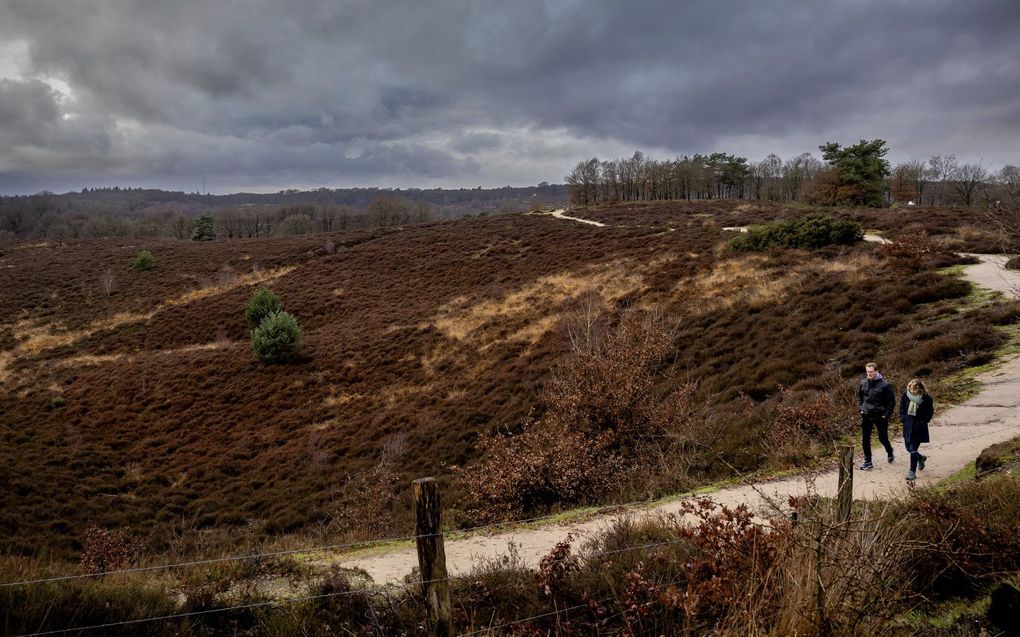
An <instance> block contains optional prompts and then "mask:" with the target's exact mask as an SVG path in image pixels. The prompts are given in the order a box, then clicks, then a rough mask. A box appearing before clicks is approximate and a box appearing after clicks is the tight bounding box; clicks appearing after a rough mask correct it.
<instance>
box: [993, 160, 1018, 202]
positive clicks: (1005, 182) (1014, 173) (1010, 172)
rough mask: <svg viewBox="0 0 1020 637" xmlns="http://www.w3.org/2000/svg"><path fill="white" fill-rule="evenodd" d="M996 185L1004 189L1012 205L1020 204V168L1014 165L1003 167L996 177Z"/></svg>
mask: <svg viewBox="0 0 1020 637" xmlns="http://www.w3.org/2000/svg"><path fill="white" fill-rule="evenodd" d="M996 183H998V184H999V186H1000V187H1001V188H1002V191H1003V193H1005V195H1006V198H1007V199H1008V200H1009V202H1010V203H1012V204H1013V205H1017V204H1020V168H1017V167H1016V166H1013V165H1007V166H1003V167H1002V170H1000V171H999V174H998V175H997V176H996Z"/></svg>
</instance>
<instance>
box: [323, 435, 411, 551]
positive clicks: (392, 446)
mask: <svg viewBox="0 0 1020 637" xmlns="http://www.w3.org/2000/svg"><path fill="white" fill-rule="evenodd" d="M407 447H408V436H407V434H406V433H400V434H396V435H393V436H390V437H389V438H387V439H386V441H385V442H384V443H383V447H382V450H381V451H380V454H379V459H378V461H377V462H376V464H375V466H373V467H372V468H371V469H369V470H368V471H364V472H362V473H358V474H355V475H348V476H347V478H346V480H345V481H344V483H343V484H342V485H341V486H340V487H339V489H337V492H336V493H335V494H334V495H333V501H332V505H331V508H330V511H329V512H328V514H327V520H326V526H327V528H328V529H329V530H330V531H332V532H339V533H343V534H345V535H346V536H347V537H349V538H351V539H364V538H373V537H378V535H379V528H380V526H382V525H385V524H386V521H387V520H388V518H389V515H388V511H389V509H390V506H391V505H392V504H393V500H394V498H395V497H396V496H395V492H394V486H395V485H396V483H397V480H398V470H399V466H400V459H401V458H402V457H403V455H404V453H405V452H406V451H407ZM318 451H319V450H318V449H317V445H316V446H312V447H310V452H311V453H312V454H313V456H314V454H315V453H317V452H318Z"/></svg>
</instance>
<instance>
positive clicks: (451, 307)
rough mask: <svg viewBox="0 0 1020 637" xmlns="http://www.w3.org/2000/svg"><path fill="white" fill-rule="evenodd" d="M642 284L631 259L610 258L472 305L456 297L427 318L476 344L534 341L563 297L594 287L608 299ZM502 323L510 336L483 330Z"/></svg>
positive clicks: (448, 333)
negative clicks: (608, 260) (435, 314)
mask: <svg viewBox="0 0 1020 637" xmlns="http://www.w3.org/2000/svg"><path fill="white" fill-rule="evenodd" d="M642 283H643V277H642V276H641V273H640V272H639V271H638V267H637V265H636V264H634V263H630V262H622V261H615V262H612V263H607V264H603V265H601V266H598V267H594V268H591V269H589V270H587V271H580V272H564V273H560V274H554V275H550V276H545V277H541V278H539V279H537V280H536V281H535V282H534V283H532V284H530V285H527V286H525V287H523V288H520V289H518V290H515V291H513V292H510V293H509V294H507V295H506V296H503V297H502V298H499V299H487V300H485V301H482V302H480V303H477V304H475V305H470V306H469V305H468V300H467V299H466V298H465V297H463V296H461V297H458V298H457V299H454V300H453V301H452V302H450V303H448V304H446V305H445V306H444V307H442V308H440V311H439V314H438V315H437V317H436V318H435V319H433V321H432V323H434V324H435V326H436V328H437V329H438V330H439V331H441V332H442V333H443V334H445V335H446V336H448V337H450V338H452V339H456V340H458V341H474V342H476V343H478V344H479V345H480V346H481V347H486V346H489V345H493V344H495V343H496V342H500V341H504V340H511V341H513V340H521V341H526V342H529V343H535V342H536V341H537V340H538V339H539V338H541V337H542V335H543V334H545V333H546V332H547V331H548V330H550V329H552V328H553V326H554V325H555V324H556V322H557V320H558V319H559V315H560V312H561V306H562V304H563V302H564V301H566V300H568V299H570V298H574V297H576V296H578V295H580V294H582V293H584V292H587V291H591V290H593V291H595V292H597V293H599V294H600V295H601V296H602V297H603V298H604V299H606V300H607V302H611V301H612V300H615V299H618V298H620V297H623V296H625V295H627V294H631V293H633V292H635V291H637V290H639V289H641V286H642ZM507 323H509V324H510V325H509V327H510V329H509V336H503V335H502V333H503V330H498V329H487V328H490V327H493V328H495V327H507V325H506V324H507Z"/></svg>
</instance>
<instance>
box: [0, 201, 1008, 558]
mask: <svg viewBox="0 0 1020 637" xmlns="http://www.w3.org/2000/svg"><path fill="white" fill-rule="evenodd" d="M588 214H592V215H594V217H596V218H599V219H600V220H603V221H606V222H608V223H609V224H610V225H609V226H608V227H604V228H597V227H592V226H588V225H583V224H578V223H570V222H566V221H563V220H557V219H554V218H552V217H550V216H536V215H511V216H501V217H494V218H482V219H473V220H464V221H460V222H455V223H440V224H434V225H429V226H421V227H414V228H410V229H406V230H395V231H389V232H385V233H383V232H379V233H350V234H338V235H334V236H332V237H328V238H327V237H325V236H318V237H302V238H295V239H271V240H244V241H229V242H214V243H211V244H198V243H178V242H148V243H145V244H144V245H142V244H139V243H125V242H117V241H94V242H84V243H77V244H73V245H37V246H30V245H23V246H19V247H17V248H14V249H11V250H7V251H6V253H5V254H4V256H3V257H0V268H3V270H2V271H3V272H4V277H3V283H2V286H0V298H2V300H3V303H0V307H2V308H3V313H2V315H0V320H2V332H0V347H2V348H3V352H2V354H0V357H2V358H0V364H2V371H0V379H2V382H3V385H2V390H0V409H2V413H3V419H2V421H3V424H2V429H0V438H2V441H3V444H2V450H0V481H2V482H3V483H4V484H6V485H10V486H9V488H8V489H5V490H4V491H3V493H2V494H0V507H2V509H3V510H4V511H5V512H6V513H7V515H5V516H4V518H3V520H0V545H2V546H3V547H4V550H8V551H14V552H19V553H34V552H36V551H38V550H39V549H40V547H46V548H48V549H51V550H54V551H56V554H57V555H67V556H73V555H74V551H76V550H77V547H78V545H79V544H78V543H79V541H80V537H81V534H82V530H83V528H84V527H85V526H87V525H89V524H96V525H99V526H103V527H111V528H124V529H126V530H127V531H128V532H129V534H131V535H132V536H135V537H138V538H140V539H141V540H143V541H144V542H145V543H146V545H147V547H148V548H149V550H151V551H154V552H160V551H163V550H167V549H168V548H170V547H172V545H173V544H174V542H175V541H177V539H178V538H179V537H180V535H182V534H188V533H192V532H196V531H199V530H209V529H219V530H225V531H228V532H229V531H230V530H231V529H236V528H244V529H246V532H247V533H249V534H252V535H254V536H263V535H278V534H281V533H286V532H293V531H302V532H308V531H314V530H317V529H318V530H323V529H324V530H326V531H328V532H331V533H334V532H346V533H355V532H358V530H359V529H358V528H357V523H359V522H360V523H361V524H363V525H368V528H370V529H371V531H372V532H373V534H379V533H381V532H382V531H383V530H384V529H385V528H386V526H385V525H389V526H390V527H392V528H394V529H401V528H406V527H407V525H408V524H409V519H408V517H407V515H406V512H407V511H406V508H407V503H406V502H405V499H406V498H405V494H404V491H405V486H404V485H406V481H407V480H409V479H411V478H414V477H418V476H421V475H426V474H438V475H440V476H442V479H443V481H444V483H445V486H444V488H445V489H446V492H447V493H449V494H450V497H451V501H452V502H453V503H454V507H455V508H458V509H464V508H468V506H469V505H468V503H467V501H463V497H464V496H465V495H469V494H466V493H465V491H464V487H463V485H461V483H460V482H458V481H457V480H454V479H453V478H452V477H451V475H450V473H449V472H448V471H447V470H446V467H447V466H449V465H464V464H469V465H470V464H472V463H474V462H476V461H477V460H479V458H478V450H477V448H476V442H477V440H478V436H479V434H481V433H488V432H492V431H494V430H496V429H500V428H502V429H511V430H518V429H519V428H520V426H521V423H522V422H524V421H525V419H526V418H527V417H528V415H529V414H531V417H532V418H541V416H542V414H543V413H544V412H545V411H546V410H547V408H548V405H547V404H546V403H545V402H544V401H543V399H542V397H543V393H542V392H543V388H544V387H545V386H546V385H547V383H548V380H549V378H550V374H551V373H552V371H553V370H555V369H557V368H558V366H560V365H562V364H563V362H564V361H565V360H568V359H569V355H570V350H571V346H570V340H569V338H568V334H567V325H568V324H569V323H570V321H571V318H572V316H574V315H576V312H577V308H578V304H579V303H580V302H581V300H582V299H583V297H585V296H592V295H594V297H595V298H597V299H598V305H599V307H600V311H601V312H602V313H603V314H604V315H605V316H606V317H607V319H606V321H607V325H609V326H611V325H613V324H615V323H617V322H618V321H619V320H620V317H621V316H622V315H623V314H624V313H626V312H655V313H658V314H660V315H664V316H667V317H669V318H670V319H671V320H672V321H673V322H674V323H675V325H676V330H675V331H674V332H672V333H671V338H672V339H673V347H672V350H671V353H670V354H669V355H668V356H667V357H666V358H665V359H663V360H662V361H659V363H658V367H657V368H656V369H655V370H654V372H655V378H656V379H657V381H656V389H655V391H657V392H665V391H668V390H669V388H670V387H673V386H676V385H677V384H679V383H681V382H684V381H685V380H687V379H691V378H694V379H698V381H699V390H698V391H699V396H700V400H702V401H703V402H704V404H705V405H706V409H708V410H709V412H710V413H711V414H713V415H712V416H711V417H712V418H713V419H715V420H717V421H718V423H716V424H717V425H718V427H719V431H720V432H721V440H723V441H724V444H721V445H719V446H718V448H716V449H715V450H714V452H715V453H717V454H719V455H720V456H721V457H723V458H726V459H727V461H728V462H730V463H732V464H734V465H736V466H738V467H740V468H742V469H755V468H759V467H761V466H764V465H765V464H767V463H772V462H782V461H783V460H782V458H780V457H779V455H778V454H776V453H774V452H772V451H769V450H768V449H766V448H763V446H762V440H763V432H764V428H766V427H767V426H768V425H769V424H770V423H771V422H772V416H770V414H774V413H775V408H776V403H777V401H778V400H780V398H779V386H780V385H781V386H783V387H785V388H787V392H786V393H785V394H784V395H785V396H786V397H787V398H786V400H791V401H796V400H801V399H803V400H809V399H811V397H813V396H817V395H818V393H819V392H822V391H828V388H829V387H830V386H831V384H832V383H833V382H839V381H838V378H839V377H840V375H844V376H848V375H850V374H853V373H856V371H855V370H856V368H857V367H859V365H860V363H861V362H862V361H864V360H866V359H870V358H881V359H882V360H883V361H884V362H885V364H886V365H887V367H888V368H890V370H891V371H892V374H893V377H896V376H903V375H911V374H914V373H920V372H924V373H926V374H929V375H932V376H934V377H935V378H938V377H940V376H941V375H943V374H945V373H947V372H949V371H951V370H953V369H957V368H959V367H961V366H964V365H968V364H976V363H980V362H982V361H983V360H987V358H988V356H989V352H990V351H991V350H992V349H994V348H995V347H996V346H998V345H999V344H1000V343H1001V342H1002V340H1003V338H1004V337H1002V336H1001V335H999V334H998V332H996V330H994V329H991V325H992V324H993V323H994V322H996V321H998V322H1007V323H1008V322H1009V320H1012V319H1011V318H1010V317H1009V316H1007V317H1006V318H1002V317H1001V316H997V315H996V316H992V315H991V314H989V313H988V312H987V311H985V310H974V311H973V312H971V313H970V314H961V313H960V312H959V311H958V310H957V309H956V307H955V306H956V305H958V301H957V300H956V299H960V298H962V297H964V296H965V295H967V294H968V293H969V291H970V288H969V286H968V285H967V284H966V283H964V282H961V281H959V280H957V279H954V278H952V277H948V276H945V275H942V274H938V273H936V272H935V271H934V270H933V268H935V267H937V266H938V265H940V264H948V263H952V262H953V259H952V258H950V257H939V258H940V259H941V260H938V259H936V260H935V261H932V262H931V263H929V264H928V265H926V266H925V267H923V268H920V270H919V271H918V272H915V273H908V274H901V273H898V272H895V273H894V272H893V271H892V270H890V266H889V264H888V263H887V260H886V258H885V257H884V255H883V253H881V252H880V248H878V247H876V246H870V245H860V246H856V247H851V248H827V249H823V250H820V251H816V252H811V253H809V252H800V251H780V252H778V253H771V254H765V255H753V256H746V255H732V254H728V253H724V252H720V251H719V250H718V248H719V246H721V245H722V244H723V243H724V242H725V241H726V239H727V233H725V232H724V231H723V230H722V227H723V226H727V225H737V224H735V223H734V220H737V222H740V221H741V219H742V218H743V217H746V216H748V215H751V216H754V215H760V214H762V213H761V211H760V210H756V211H750V212H749V211H746V210H740V209H737V207H736V206H735V205H734V204H729V203H727V204H721V203H718V202H713V203H712V204H711V205H709V204H704V205H702V204H699V205H689V204H670V205H668V206H667V205H663V206H660V207H659V208H646V209H645V210H637V209H629V210H628V209H623V210H608V211H603V212H594V213H588ZM768 214H776V215H796V214H801V213H799V212H798V211H792V210H785V209H776V210H774V211H772V212H769V213H768ZM950 231H952V229H950ZM327 241H328V243H327ZM143 247H144V248H147V249H149V250H151V251H152V252H153V254H154V255H155V256H156V259H157V263H158V268H157V269H156V270H154V271H150V272H138V271H134V270H132V269H131V263H132V261H133V258H134V255H135V254H137V252H138V251H139V250H140V249H142V248H143ZM259 285H268V286H270V287H272V289H273V290H274V291H275V292H277V293H278V294H279V295H280V297H281V298H282V300H283V302H284V305H285V307H286V308H287V310H288V311H290V312H292V313H293V314H295V315H296V317H297V318H298V321H299V322H300V324H301V326H302V328H303V329H304V331H305V349H304V356H303V358H302V359H300V360H298V361H296V362H294V363H292V364H288V365H280V366H263V365H260V364H258V363H256V362H255V361H254V360H253V358H252V356H251V353H250V350H249V344H248V337H247V331H246V327H245V325H244V320H243V307H244V304H245V302H246V300H247V298H248V297H249V296H250V295H251V293H252V292H253V291H254V289H256V287H257V286H259ZM607 329H611V327H610V328H607ZM826 369H828V370H829V371H828V372H826ZM833 379H837V380H836V381H834V380H833ZM844 425H845V423H844ZM722 471H724V469H723V468H722V467H721V466H720V465H718V464H717V463H715V462H714V461H713V458H712V457H707V456H706V457H703V458H699V459H696V461H695V463H694V466H693V467H692V469H691V477H690V479H691V480H700V479H707V478H710V477H712V476H718V475H720V474H721V472H722ZM679 486H683V485H680V484H672V485H666V484H663V485H657V486H655V488H656V489H667V488H676V487H679ZM621 495H623V494H607V496H609V497H620V496H621ZM460 515H462V514H461V513H456V512H455V513H454V520H455V521H457V520H458V518H457V516H460ZM460 521H462V522H469V521H470V519H469V518H462V519H461V520H460ZM362 532H364V528H362ZM228 537H229V536H228Z"/></svg>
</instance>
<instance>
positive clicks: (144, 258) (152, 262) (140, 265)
mask: <svg viewBox="0 0 1020 637" xmlns="http://www.w3.org/2000/svg"><path fill="white" fill-rule="evenodd" d="M155 267H156V259H155V257H153V256H152V253H151V252H149V251H148V250H142V251H141V252H139V253H138V256H137V257H135V263H134V268H135V269H136V270H142V271H145V270H151V269H153V268H155Z"/></svg>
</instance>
